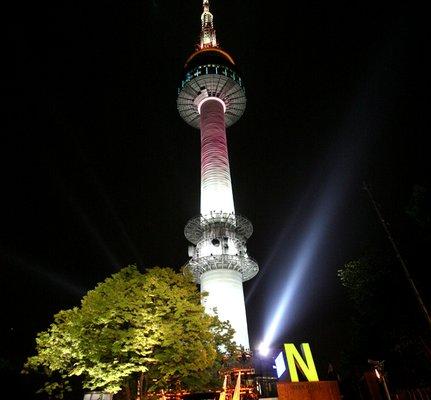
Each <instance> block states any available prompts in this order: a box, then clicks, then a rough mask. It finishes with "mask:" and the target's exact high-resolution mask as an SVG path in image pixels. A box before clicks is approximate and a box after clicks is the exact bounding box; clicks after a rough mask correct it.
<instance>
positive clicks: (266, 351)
mask: <svg viewBox="0 0 431 400" xmlns="http://www.w3.org/2000/svg"><path fill="white" fill-rule="evenodd" d="M259 353H260V355H262V356H264V357H266V356H267V355H268V354H269V347H268V345H267V344H266V343H265V342H262V343H261V344H260V345H259Z"/></svg>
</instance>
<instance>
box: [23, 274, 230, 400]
mask: <svg viewBox="0 0 431 400" xmlns="http://www.w3.org/2000/svg"><path fill="white" fill-rule="evenodd" d="M200 300H201V295H200V293H199V292H198V291H197V289H196V285H195V284H194V283H193V282H192V280H191V278H190V277H189V276H185V275H183V274H178V273H175V272H174V271H173V270H171V269H168V268H153V269H149V270H147V271H146V272H145V273H141V272H139V271H138V269H137V268H136V266H129V267H127V268H124V269H122V270H121V271H119V272H118V273H116V274H114V275H112V276H111V277H110V278H107V279H106V280H105V281H104V282H102V283H100V284H98V285H97V286H96V288H95V289H94V290H91V291H89V292H88V293H87V294H86V295H85V296H84V298H83V299H82V301H81V305H80V307H75V308H73V309H70V310H66V311H60V312H59V313H57V314H56V315H55V316H54V322H53V323H52V324H51V326H50V327H49V329H48V330H46V331H44V332H41V333H39V334H38V335H37V338H36V353H37V354H36V355H35V356H32V357H29V358H28V360H27V362H26V364H25V366H24V372H28V371H31V370H42V371H43V372H45V373H46V374H47V375H48V376H49V375H52V374H54V373H57V374H59V375H60V376H61V378H62V380H63V381H65V380H67V378H69V377H72V376H80V377H81V378H82V380H83V386H84V387H85V388H87V389H90V390H96V389H97V390H102V391H106V392H110V393H118V392H120V390H122V393H124V396H125V397H127V398H130V396H131V395H133V396H137V397H138V398H139V397H140V398H143V397H144V395H146V394H147V393H148V392H149V391H155V390H159V389H162V388H163V389H170V388H174V387H175V388H178V387H181V388H193V389H198V388H202V385H209V384H210V383H211V378H212V376H211V375H212V374H211V373H210V372H209V371H212V370H213V369H214V368H215V367H217V366H218V363H219V360H220V359H221V357H222V354H221V350H220V349H222V348H224V349H225V352H228V351H232V349H233V346H234V345H233V343H232V337H233V331H232V329H231V328H230V326H229V325H227V324H226V323H221V322H220V321H219V320H218V318H217V317H211V316H209V315H207V314H205V313H204V308H203V306H202V305H201V304H200ZM220 345H223V347H220ZM63 383H64V382H63ZM52 388H56V382H55V381H54V386H52V383H48V386H47V387H46V388H45V389H47V390H48V391H49V390H50V389H52Z"/></svg>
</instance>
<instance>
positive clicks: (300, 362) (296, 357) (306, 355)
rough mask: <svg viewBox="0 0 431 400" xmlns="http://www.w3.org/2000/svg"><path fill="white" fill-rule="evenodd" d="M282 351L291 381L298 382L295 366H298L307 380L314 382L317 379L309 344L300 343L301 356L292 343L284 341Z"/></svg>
mask: <svg viewBox="0 0 431 400" xmlns="http://www.w3.org/2000/svg"><path fill="white" fill-rule="evenodd" d="M284 351H285V353H286V360H287V367H288V369H289V375H290V380H291V381H292V382H299V378H298V370H297V368H299V370H300V371H301V372H302V374H303V375H304V376H305V378H306V379H307V380H308V381H309V382H316V381H318V380H319V377H318V376H317V371H316V366H315V365H314V360H313V355H312V354H311V350H310V345H309V344H308V343H302V344H301V353H302V356H301V354H299V352H298V350H297V349H296V347H295V345H294V344H293V343H285V344H284Z"/></svg>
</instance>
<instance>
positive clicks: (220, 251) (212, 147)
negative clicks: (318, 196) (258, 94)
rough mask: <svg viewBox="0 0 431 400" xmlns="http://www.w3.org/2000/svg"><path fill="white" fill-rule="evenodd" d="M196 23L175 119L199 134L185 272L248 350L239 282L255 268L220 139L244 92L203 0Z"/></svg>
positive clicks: (239, 112)
mask: <svg viewBox="0 0 431 400" xmlns="http://www.w3.org/2000/svg"><path fill="white" fill-rule="evenodd" d="M201 22H202V28H201V33H200V42H199V44H198V46H197V50H196V51H195V52H194V53H193V54H192V55H191V56H190V57H189V58H188V59H187V61H186V64H185V67H184V68H185V70H184V77H183V80H182V81H181V85H180V87H179V89H178V99H177V107H178V111H179V113H180V115H181V117H182V118H183V119H184V121H186V122H187V123H188V124H189V125H191V126H192V127H193V128H196V129H200V133H201V199H200V215H199V216H197V217H195V218H192V219H191V220H190V221H189V222H188V223H187V225H186V227H185V229H184V234H185V236H186V238H187V239H188V240H189V241H190V242H191V243H193V245H191V246H189V257H191V258H190V260H189V262H188V264H187V268H188V270H189V271H190V272H191V273H192V274H193V276H194V279H195V281H196V283H198V284H200V287H201V292H207V293H208V296H207V297H206V298H205V299H204V300H203V302H204V305H205V310H206V312H207V313H209V314H212V313H214V310H216V311H217V313H218V316H219V318H220V319H221V320H224V321H225V320H228V321H229V322H230V323H231V325H232V327H233V328H234V329H235V332H236V333H235V337H234V340H235V341H236V343H237V344H238V345H241V346H243V347H244V348H245V349H249V348H250V345H249V339H248V329H247V318H246V310H245V302H244V292H243V286H242V283H243V282H245V281H247V280H249V279H251V278H253V277H254V276H255V275H256V274H257V273H258V271H259V268H258V265H257V263H256V261H255V260H253V259H252V258H251V257H250V256H249V255H248V253H247V247H246V241H247V239H248V238H249V237H250V236H251V234H252V233H253V226H252V224H251V223H250V221H249V220H248V219H246V218H244V217H242V216H240V215H238V214H236V213H235V207H234V201H233V194H232V183H231V176H230V169H229V157H228V148H227V140H226V127H229V126H231V125H233V124H234V123H235V122H237V121H238V120H239V119H240V118H241V116H242V114H243V113H244V110H245V105H246V97H245V90H244V84H243V82H242V80H241V76H240V74H239V73H238V70H237V68H236V65H235V62H234V60H233V59H232V57H231V56H230V55H229V54H228V53H227V52H226V51H224V50H222V49H221V48H220V46H219V44H218V42H217V39H216V31H215V29H214V24H213V15H212V14H211V12H210V7H209V0H203V12H202V15H201Z"/></svg>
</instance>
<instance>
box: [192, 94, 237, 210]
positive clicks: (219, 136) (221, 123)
mask: <svg viewBox="0 0 431 400" xmlns="http://www.w3.org/2000/svg"><path fill="white" fill-rule="evenodd" d="M224 107H225V106H224V104H223V102H222V101H221V100H220V99H217V98H211V97H210V98H206V99H205V100H204V102H203V103H201V106H200V126H201V215H203V216H207V215H210V214H211V213H212V212H217V213H227V214H233V213H235V208H234V203H233V195H232V183H231V177H230V170H229V157H228V150H227V140H226V126H225V120H224Z"/></svg>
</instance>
